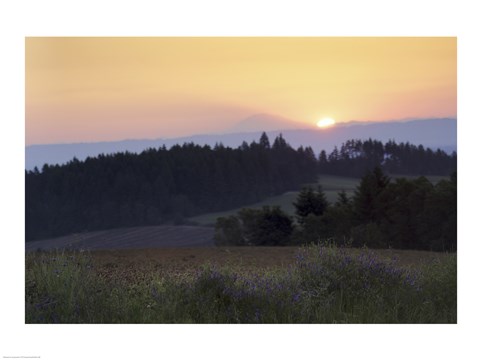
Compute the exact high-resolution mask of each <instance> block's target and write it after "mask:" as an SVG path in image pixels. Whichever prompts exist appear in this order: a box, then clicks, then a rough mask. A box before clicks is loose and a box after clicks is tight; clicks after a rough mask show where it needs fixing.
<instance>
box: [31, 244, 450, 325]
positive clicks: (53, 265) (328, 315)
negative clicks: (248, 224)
mask: <svg viewBox="0 0 480 360" xmlns="http://www.w3.org/2000/svg"><path fill="white" fill-rule="evenodd" d="M456 279H457V277H456V254H443V253H431V252H423V251H400V250H376V251H373V250H368V249H349V248H337V247H334V246H323V247H321V246H309V247H303V248H293V247H282V248H268V247H267V248H254V247H250V248H198V249H156V250H111V251H110V250H109V251H95V252H37V253H29V254H27V255H26V278H25V281H26V295H25V296H26V309H25V311H26V313H25V322H26V323H255V324H260V323H456V306H457V302H456Z"/></svg>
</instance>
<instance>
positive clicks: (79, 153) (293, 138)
mask: <svg viewBox="0 0 480 360" xmlns="http://www.w3.org/2000/svg"><path fill="white" fill-rule="evenodd" d="M247 120H248V119H247ZM270 120H272V119H270ZM267 122H268V121H267ZM273 123H274V122H272V121H270V122H269V124H270V125H269V126H273ZM266 124H267V123H265V125H266ZM277 124H281V122H280V123H277ZM244 125H245V124H244ZM246 125H248V126H251V122H250V121H248V122H247V123H246ZM248 126H247V127H246V128H248ZM279 133H283V135H284V138H285V139H286V140H287V142H288V143H289V144H290V145H291V146H292V147H294V148H297V147H299V146H301V145H303V146H311V147H312V148H313V150H314V151H315V152H316V153H317V154H318V153H319V152H320V151H321V150H326V151H327V152H329V151H331V150H332V149H333V147H334V146H335V145H336V146H339V145H341V144H342V142H345V141H347V140H349V139H360V140H366V139H369V138H371V139H376V140H379V141H382V142H386V141H388V140H395V141H396V142H410V143H411V144H414V145H420V144H422V145H423V146H425V147H429V148H432V149H437V148H440V149H442V150H444V151H446V152H447V153H451V152H452V151H456V149H457V121H456V119H449V118H446V119H423V120H412V121H395V122H381V123H380V122H377V123H350V124H343V125H342V124H340V125H337V126H335V127H332V128H328V129H299V130H295V129H282V130H270V131H267V134H268V136H269V138H270V139H273V138H275V137H276V136H278V134H279ZM260 134H261V131H254V132H248V131H246V132H236V133H229V134H210V135H208V134H206V135H194V136H188V137H181V138H175V139H150V140H148V139H144V140H123V141H113V142H96V143H77V144H50V145H31V146H27V147H26V149H25V168H26V169H27V170H31V169H33V168H34V167H35V166H37V167H39V168H41V166H42V165H43V164H45V163H47V164H63V163H66V162H68V161H69V160H71V159H73V157H76V158H77V159H79V160H83V159H85V158H87V157H88V156H97V155H99V154H101V153H104V154H110V153H115V152H122V151H129V152H134V153H139V152H141V151H143V150H145V149H147V148H158V147H161V146H163V145H165V146H166V147H167V148H170V147H171V146H173V145H175V144H183V143H185V142H187V143H189V142H193V143H195V144H199V145H210V146H214V145H215V144H216V143H222V144H223V145H225V146H230V147H238V146H240V145H241V143H242V142H243V141H246V142H248V143H250V142H252V141H258V139H259V137H260Z"/></svg>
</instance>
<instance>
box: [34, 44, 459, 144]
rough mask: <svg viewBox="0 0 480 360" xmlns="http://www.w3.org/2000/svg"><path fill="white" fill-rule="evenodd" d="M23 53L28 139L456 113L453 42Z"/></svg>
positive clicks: (138, 135) (42, 47) (112, 137)
mask: <svg viewBox="0 0 480 360" xmlns="http://www.w3.org/2000/svg"><path fill="white" fill-rule="evenodd" d="M25 53H26V94H25V101H26V103H25V107H26V108H25V110H26V119H25V121H26V123H25V130H26V138H25V140H26V145H27V146H28V145H33V144H53V143H78V142H98V141H116V140H124V139H155V138H175V137H182V136H190V135H194V134H209V133H216V134H219V133H222V132H224V133H227V132H229V131H230V130H231V129H234V130H231V131H238V130H239V128H238V126H239V123H241V122H242V121H243V120H245V119H248V118H249V117H252V116H257V115H259V114H266V115H267V116H271V117H273V118H282V119H284V120H285V119H286V120H289V119H291V120H293V121H296V122H297V123H298V124H299V125H303V126H304V127H305V128H314V126H315V123H316V122H317V121H318V120H319V119H321V118H324V117H329V118H333V119H335V120H336V122H337V123H343V122H347V121H351V120H352V119H356V120H357V121H358V120H360V121H374V122H375V121H378V122H381V121H385V120H387V119H406V118H456V111H457V108H456V106H457V105H456V97H457V94H456V75H457V74H456V38H445V37H443V38H440V37H437V38H421V37H420V38H388V37H378V38H341V37H340V38H325V37H323V38H321V37H318V38H316V37H311V38H295V37H294V38H281V37H278V38H262V37H255V38H165V37H163V38H26V41H25ZM285 124H287V125H288V123H287V122H285ZM236 126H237V130H235V127H236ZM295 126H297V125H295ZM292 128H294V127H292ZM248 129H249V128H248V127H247V130H248ZM240 130H241V128H240ZM265 130H268V129H265ZM270 130H273V129H270Z"/></svg>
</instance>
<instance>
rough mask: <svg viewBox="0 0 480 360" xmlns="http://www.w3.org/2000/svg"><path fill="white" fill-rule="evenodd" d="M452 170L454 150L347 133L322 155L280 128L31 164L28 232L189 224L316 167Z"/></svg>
mask: <svg viewBox="0 0 480 360" xmlns="http://www.w3.org/2000/svg"><path fill="white" fill-rule="evenodd" d="M375 166H380V167H382V168H383V170H384V171H385V172H386V173H387V174H388V173H390V174H391V173H397V174H416V175H449V174H450V173H452V172H453V171H455V170H456V154H455V153H454V154H452V155H447V154H446V153H445V152H443V151H440V150H437V151H435V152H434V151H433V150H431V149H424V148H423V146H421V145H420V146H418V147H417V146H414V145H410V144H408V143H406V144H404V143H400V144H396V143H395V142H393V141H390V142H388V143H387V144H385V145H384V144H382V143H381V142H379V141H375V140H368V141H363V142H362V141H360V140H350V141H347V142H346V143H345V144H342V146H341V148H340V150H338V149H336V148H335V149H334V151H333V152H332V153H331V154H329V155H328V156H327V154H326V153H325V151H322V152H321V153H320V156H319V158H318V159H317V158H316V156H315V153H314V151H313V150H312V148H310V147H306V148H304V147H300V148H298V149H297V150H295V149H293V148H292V147H291V146H290V145H289V144H288V143H287V142H286V141H285V139H284V138H283V137H282V135H279V136H278V137H276V138H275V139H274V141H273V144H270V141H269V139H268V137H267V135H266V134H265V133H263V134H262V136H261V138H260V139H259V141H258V142H256V141H253V142H252V143H250V144H247V143H246V142H244V143H243V144H242V145H241V146H240V147H238V148H236V149H232V148H229V147H224V146H223V145H221V144H217V145H216V146H215V147H213V148H211V147H210V146H207V145H205V146H199V145H194V144H193V143H187V144H184V145H175V146H173V147H172V148H170V149H166V148H165V147H161V148H157V149H149V150H146V151H144V152H142V153H141V154H133V153H128V152H123V153H117V154H114V155H100V156H98V157H94V158H87V159H86V160H85V161H79V160H77V159H74V160H72V161H70V162H69V163H68V164H66V165H62V166H60V165H53V166H49V165H44V166H43V168H42V169H41V171H39V170H38V169H37V168H35V169H34V170H33V171H26V173H25V176H26V179H25V195H26V240H27V241H30V240H37V239H44V238H49V237H54V236H59V235H65V234H70V233H74V232H83V231H92V230H101V229H109V228H116V227H128V226H144V225H159V224H164V223H172V222H173V223H174V224H182V223H184V222H185V220H184V219H185V218H186V217H190V216H194V215H198V214H202V213H209V212H216V211H222V210H227V209H232V208H235V207H240V206H244V205H249V204H252V203H255V202H257V201H260V200H263V199H265V198H267V197H269V196H272V195H278V194H282V193H284V192H285V191H289V190H298V189H300V188H301V187H302V185H305V184H308V183H314V182H316V179H317V176H318V175H319V174H335V175H336V174H338V175H347V176H355V177H361V176H363V175H364V174H365V173H366V172H367V171H371V170H372V169H373V168H374V167H375Z"/></svg>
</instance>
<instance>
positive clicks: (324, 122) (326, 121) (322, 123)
mask: <svg viewBox="0 0 480 360" xmlns="http://www.w3.org/2000/svg"><path fill="white" fill-rule="evenodd" d="M333 125H335V120H334V119H332V118H323V119H320V120H318V122H317V126H318V127H319V128H327V127H330V126H333Z"/></svg>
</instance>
